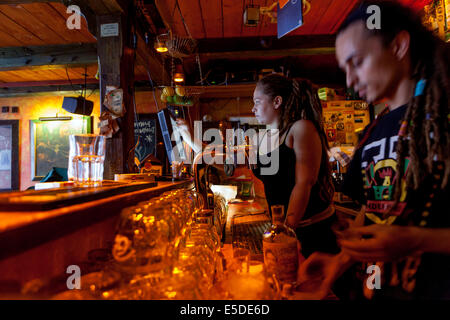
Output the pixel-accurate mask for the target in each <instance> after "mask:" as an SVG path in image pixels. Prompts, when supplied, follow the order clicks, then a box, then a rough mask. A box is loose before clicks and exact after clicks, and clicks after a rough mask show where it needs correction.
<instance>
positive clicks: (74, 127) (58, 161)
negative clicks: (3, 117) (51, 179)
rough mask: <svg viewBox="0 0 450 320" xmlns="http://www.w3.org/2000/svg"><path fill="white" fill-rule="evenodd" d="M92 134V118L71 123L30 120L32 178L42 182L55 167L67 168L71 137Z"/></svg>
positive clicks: (74, 120) (78, 119)
mask: <svg viewBox="0 0 450 320" xmlns="http://www.w3.org/2000/svg"><path fill="white" fill-rule="evenodd" d="M80 133H92V117H83V118H77V119H73V120H69V121H67V120H66V121H61V120H56V121H55V120H53V121H40V120H30V149H31V177H32V179H33V181H40V180H41V179H42V178H44V177H45V176H46V175H47V174H48V173H49V172H50V170H51V169H52V168H53V167H56V168H67V164H68V161H69V136H70V135H71V134H80Z"/></svg>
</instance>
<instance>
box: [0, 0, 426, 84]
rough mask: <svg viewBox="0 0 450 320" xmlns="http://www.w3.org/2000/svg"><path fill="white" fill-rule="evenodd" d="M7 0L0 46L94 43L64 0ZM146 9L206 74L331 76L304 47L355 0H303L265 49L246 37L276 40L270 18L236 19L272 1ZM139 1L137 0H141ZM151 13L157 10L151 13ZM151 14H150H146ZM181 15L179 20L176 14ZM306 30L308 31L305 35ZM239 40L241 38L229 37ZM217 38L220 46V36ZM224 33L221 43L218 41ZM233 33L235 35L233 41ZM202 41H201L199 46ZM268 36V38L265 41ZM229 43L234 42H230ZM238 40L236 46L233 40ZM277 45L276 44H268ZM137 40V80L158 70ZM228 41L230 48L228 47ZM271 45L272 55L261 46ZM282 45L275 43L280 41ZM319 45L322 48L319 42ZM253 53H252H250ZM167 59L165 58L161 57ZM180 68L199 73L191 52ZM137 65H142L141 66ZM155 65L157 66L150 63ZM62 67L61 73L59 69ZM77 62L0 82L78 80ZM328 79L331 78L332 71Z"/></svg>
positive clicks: (4, 74)
mask: <svg viewBox="0 0 450 320" xmlns="http://www.w3.org/2000/svg"><path fill="white" fill-rule="evenodd" d="M82 1H84V2H85V3H89V6H90V8H91V9H92V11H94V12H95V13H96V14H109V13H111V12H114V11H116V10H117V8H116V7H112V4H111V3H112V2H111V1H110V0H95V1H90V0H82ZM427 1H429V0H402V2H405V3H407V4H409V5H411V6H415V7H417V8H422V7H423V5H424V4H425V3H426V2H427ZM14 2H15V1H12V0H5V1H1V2H0V3H10V4H0V47H30V46H49V45H70V44H78V43H80V44H81V43H96V39H95V37H94V36H93V35H92V34H91V33H90V32H89V30H88V26H87V23H86V21H85V20H84V19H82V20H81V22H82V28H81V29H80V30H69V29H68V28H67V27H66V19H67V17H68V16H69V14H67V12H66V10H67V8H66V6H64V5H63V4H61V3H58V2H48V3H45V2H43V1H39V2H36V3H28V2H32V1H23V2H26V3H24V4H12V3H14ZM146 2H147V3H152V5H147V8H151V10H152V12H151V15H150V16H152V15H153V17H154V16H155V8H157V9H158V11H159V15H160V18H162V20H163V21H164V23H165V25H166V27H169V28H170V29H171V30H172V31H173V33H174V34H176V35H179V36H182V37H187V36H189V33H190V35H191V36H192V37H193V38H195V39H197V40H199V41H200V45H199V48H201V52H200V53H201V64H202V67H203V68H204V70H203V74H206V73H207V72H208V70H210V69H211V68H217V66H218V65H219V66H220V67H222V68H228V69H230V70H231V69H233V68H234V69H245V68H249V67H251V68H259V69H261V68H267V67H269V68H270V67H272V66H275V65H281V64H288V65H290V66H292V67H293V68H294V69H297V70H303V71H304V72H303V73H301V76H305V77H307V76H309V75H310V74H311V75H312V76H314V74H318V73H327V70H328V73H329V74H331V76H332V77H334V76H335V74H336V73H337V72H339V70H338V68H337V64H336V62H335V58H334V53H333V52H328V51H327V50H325V51H324V52H322V53H321V54H316V53H315V52H314V50H312V51H311V52H310V53H308V51H307V50H309V49H310V48H313V49H315V48H316V47H317V48H321V47H328V49H331V47H333V41H330V39H331V40H333V34H335V32H336V30H337V29H338V28H339V26H340V24H341V23H342V21H343V20H344V19H345V17H346V16H347V15H348V13H349V12H350V10H352V8H353V7H354V6H355V5H356V4H357V0H309V2H310V3H311V10H310V12H309V13H308V14H306V15H305V16H304V25H303V26H301V27H300V28H298V29H297V30H295V31H294V32H292V33H290V34H289V35H288V36H286V38H285V42H276V41H278V40H274V42H276V43H275V44H274V45H273V46H271V47H270V48H267V47H264V46H261V45H258V46H254V45H253V43H254V42H251V41H247V39H249V40H251V39H257V41H260V40H261V39H276V33H277V25H276V24H274V23H271V22H270V18H269V17H268V16H266V15H263V16H261V18H260V22H259V24H258V26H256V27H247V26H245V25H244V23H243V12H244V9H245V6H246V5H247V4H250V3H253V4H254V5H259V6H261V7H268V6H270V5H272V4H273V3H274V0H253V1H252V0H155V1H146ZM144 3H145V2H144ZM159 15H158V16H159ZM149 20H151V19H149ZM183 20H184V21H183ZM153 22H154V21H149V29H150V30H149V33H150V34H155V33H157V32H158V31H159V30H158V23H153ZM309 37H311V38H309ZM239 39H242V41H241V42H236V41H237V40H239ZM221 40H224V41H222V42H223V43H222V45H220V42H221ZM225 40H227V41H228V42H226V41H225ZM235 40H236V41H235ZM202 41H204V43H203V44H206V45H204V46H203V47H201V45H202ZM271 41H272V40H271ZM289 42H290V43H292V44H293V45H291V47H292V46H294V47H295V48H302V49H303V47H305V48H306V53H304V54H297V53H296V51H291V53H290V54H289V53H287V54H281V55H280V51H279V49H280V44H281V45H284V44H286V43H287V44H289ZM236 43H238V44H237V45H236ZM241 43H242V46H241V45H240V44H241ZM276 44H278V47H276ZM141 45H142V44H140V49H139V50H138V55H137V65H136V67H135V73H136V77H137V78H138V79H146V78H147V68H153V69H152V70H151V72H152V73H160V72H162V69H158V70H157V68H156V67H154V65H151V64H149V63H148V62H147V61H148V60H149V59H148V54H147V53H145V52H144V51H145V49H144V51H142V50H143V49H142V46H141ZM232 47H233V48H232ZM275 48H276V49H277V50H278V51H276V50H273V54H272V53H271V52H268V51H267V50H269V51H270V50H272V49H275ZM281 49H283V48H281ZM325 49H327V48H325ZM227 50H229V51H230V50H231V51H233V50H234V51H237V52H238V50H255V52H256V51H259V52H263V51H264V53H263V54H261V55H260V56H259V55H258V54H256V56H255V54H254V53H251V52H250V54H247V56H239V55H237V56H236V55H235V56H233V54H230V53H229V52H227V55H225V56H222V57H221V54H220V52H217V51H227ZM252 54H253V55H252ZM168 63H169V62H168ZM183 64H184V70H185V72H186V73H187V74H188V79H189V73H191V79H192V81H193V82H192V83H191V84H195V83H196V81H197V80H198V79H199V76H198V75H197V73H198V68H197V66H198V65H197V64H196V60H195V57H194V56H191V57H188V58H186V59H184V61H183ZM144 66H145V67H144ZM158 68H159V67H158ZM66 69H67V72H66ZM84 73H85V69H84V66H82V65H81V66H80V65H75V66H72V67H67V66H54V67H52V66H49V67H47V68H34V67H30V68H27V69H22V68H21V69H20V70H7V71H6V70H5V71H0V86H1V83H3V84H5V83H25V82H38V81H44V82H45V81H64V80H65V81H68V78H69V79H70V80H71V81H77V80H78V81H80V80H82V79H84ZM96 73H97V65H96V64H89V65H87V74H88V78H89V79H91V80H92V79H93V78H94V76H95V74H96ZM333 81H339V80H338V78H334V79H333Z"/></svg>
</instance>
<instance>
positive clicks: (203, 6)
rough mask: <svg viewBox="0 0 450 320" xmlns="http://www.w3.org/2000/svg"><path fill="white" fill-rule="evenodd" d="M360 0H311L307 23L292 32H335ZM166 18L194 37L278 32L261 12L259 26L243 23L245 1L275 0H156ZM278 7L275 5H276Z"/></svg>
mask: <svg viewBox="0 0 450 320" xmlns="http://www.w3.org/2000/svg"><path fill="white" fill-rule="evenodd" d="M356 2H357V0H310V3H311V10H310V11H309V12H308V13H307V14H306V15H305V16H304V25H303V26H302V27H301V28H299V29H297V30H295V31H293V32H292V33H290V34H289V36H298V35H314V34H333V33H335V32H336V30H337V29H338V27H339V25H340V24H341V23H342V21H343V20H344V19H345V17H346V16H347V15H348V13H349V12H350V10H351V9H352V8H353V7H354V6H355V4H356ZM156 3H157V5H158V9H160V12H161V15H162V17H163V19H164V20H165V22H166V23H167V24H169V25H170V27H171V28H172V30H173V32H174V33H175V34H177V35H180V36H188V32H187V31H186V28H185V27H184V24H183V20H182V16H183V18H184V20H185V22H186V25H187V28H188V30H189V32H190V33H191V35H192V37H193V38H195V39H204V38H235V37H267V36H276V34H277V25H276V23H271V22H270V17H269V16H267V15H262V16H261V17H260V22H259V24H258V26H256V27H247V26H245V25H244V21H243V12H244V9H245V6H246V5H249V4H251V3H253V5H258V6H260V7H269V6H270V5H272V4H273V3H274V1H273V0H253V1H249V0H213V1H211V0H183V1H180V0H178V5H179V7H180V11H181V15H180V11H179V10H178V7H177V6H176V4H177V0H159V1H156ZM274 10H275V11H276V8H275V9H274Z"/></svg>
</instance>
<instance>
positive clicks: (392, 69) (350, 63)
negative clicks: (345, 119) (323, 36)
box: [336, 21, 400, 103]
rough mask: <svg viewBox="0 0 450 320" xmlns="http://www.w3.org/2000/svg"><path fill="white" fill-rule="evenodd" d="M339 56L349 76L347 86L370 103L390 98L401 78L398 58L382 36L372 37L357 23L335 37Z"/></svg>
mask: <svg viewBox="0 0 450 320" xmlns="http://www.w3.org/2000/svg"><path fill="white" fill-rule="evenodd" d="M336 58H337V60H338V62H339V66H340V68H341V69H342V70H344V71H345V73H346V76H347V87H349V88H351V87H353V89H354V90H355V92H358V94H359V96H360V97H361V98H362V99H364V100H366V101H367V102H369V103H376V102H379V101H380V100H382V99H383V98H389V97H390V96H391V95H392V94H393V92H394V90H395V86H394V85H395V83H396V82H397V81H398V77H399V74H400V72H398V68H399V66H398V60H397V59H396V57H395V56H394V54H393V52H392V50H391V49H390V48H389V47H385V46H384V45H383V43H382V41H381V38H380V37H377V36H371V35H370V34H369V33H368V32H367V29H366V26H365V24H364V23H363V22H362V21H360V22H355V23H353V24H351V25H350V26H349V27H347V29H345V30H344V31H342V32H341V33H340V34H339V35H338V37H337V39H336Z"/></svg>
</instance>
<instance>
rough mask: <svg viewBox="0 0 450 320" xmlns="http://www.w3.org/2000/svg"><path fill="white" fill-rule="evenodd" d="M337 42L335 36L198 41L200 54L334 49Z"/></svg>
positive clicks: (210, 39)
mask: <svg viewBox="0 0 450 320" xmlns="http://www.w3.org/2000/svg"><path fill="white" fill-rule="evenodd" d="M335 40H336V36H335V35H301V36H290V37H283V38H281V39H278V38H277V37H240V38H209V39H199V40H198V52H199V53H211V52H231V51H251V50H253V51H260V50H282V49H310V48H323V47H325V48H333V47H334V46H335Z"/></svg>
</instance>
